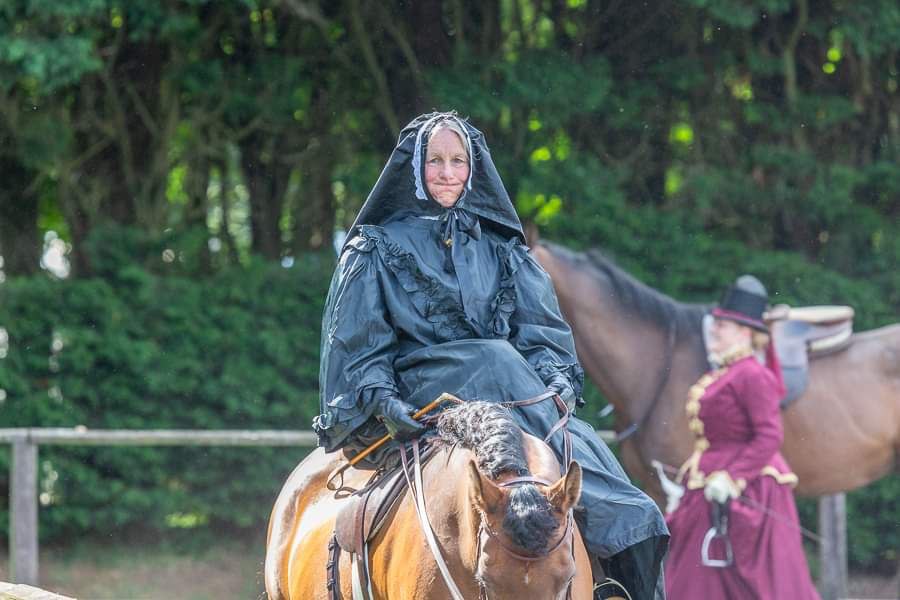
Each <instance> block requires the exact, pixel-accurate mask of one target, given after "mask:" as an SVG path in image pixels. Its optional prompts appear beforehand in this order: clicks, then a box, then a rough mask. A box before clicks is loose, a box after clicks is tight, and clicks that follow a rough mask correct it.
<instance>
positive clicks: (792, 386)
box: [702, 304, 854, 408]
mask: <svg viewBox="0 0 900 600" xmlns="http://www.w3.org/2000/svg"><path fill="white" fill-rule="evenodd" d="M853 315H854V313H853V308H851V307H849V306H803V307H791V306H788V305H787V304H779V305H777V306H774V307H773V308H772V309H771V310H770V311H768V312H767V313H766V314H765V315H764V317H763V318H764V319H765V321H766V324H767V325H768V326H769V331H770V332H771V333H772V337H773V340H774V343H775V351H776V352H777V354H778V361H779V362H780V363H781V372H782V375H783V376H784V386H785V388H786V390H787V394H786V395H785V397H784V398H783V399H782V401H781V408H786V407H787V406H788V405H790V404H791V403H792V402H793V401H794V400H796V399H797V398H799V397H800V396H801V394H803V392H805V391H806V388H807V386H808V385H809V361H810V359H815V358H817V357H819V356H825V355H828V354H832V353H835V352H840V351H842V350H844V349H846V348H847V347H848V346H849V345H850V344H851V342H852V337H851V336H852V335H853ZM711 327H712V315H706V316H705V317H704V319H703V327H702V329H703V337H704V342H706V347H707V348H708V347H709V336H710V331H711Z"/></svg>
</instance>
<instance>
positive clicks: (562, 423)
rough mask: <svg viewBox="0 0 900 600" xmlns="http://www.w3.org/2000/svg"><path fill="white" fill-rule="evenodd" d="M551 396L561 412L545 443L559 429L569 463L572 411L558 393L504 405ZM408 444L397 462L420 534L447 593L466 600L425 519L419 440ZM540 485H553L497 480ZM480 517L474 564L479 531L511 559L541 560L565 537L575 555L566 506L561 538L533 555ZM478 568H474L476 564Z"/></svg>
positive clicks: (482, 595)
mask: <svg viewBox="0 0 900 600" xmlns="http://www.w3.org/2000/svg"><path fill="white" fill-rule="evenodd" d="M549 398H552V399H553V401H554V403H555V405H556V407H557V409H558V410H559V411H560V413H561V417H560V419H559V421H557V422H556V423H555V424H554V425H553V427H551V428H550V432H549V433H548V434H547V436H546V438H544V441H545V442H548V441H549V440H550V438H551V437H553V435H555V434H556V433H557V432H558V431H562V432H563V454H564V455H565V456H564V458H565V463H566V465H568V464H569V461H570V460H571V456H572V440H571V433H570V432H569V430H568V429H567V427H566V426H567V425H568V422H569V417H570V416H571V413H570V411H569V409H568V407H567V406H566V404H565V402H563V401H562V400H561V399H560V397H559V395H558V394H556V393H555V392H545V393H543V394H540V395H538V396H535V397H534V398H528V399H527V400H518V401H513V402H504V403H503V406H506V407H508V408H516V407H520V406H528V405H531V404H537V403H538V402H542V401H544V400H547V399H549ZM410 446H411V447H412V457H411V458H410V457H409V456H408V455H407V450H406V448H405V447H404V446H403V445H401V446H400V464H401V468H402V471H403V475H404V477H406V482H407V484H408V485H409V489H410V492H411V494H412V497H413V506H414V507H415V510H416V516H417V517H418V519H419V525H420V527H421V529H422V533H423V535H424V536H425V541H426V542H427V543H428V546H429V548H430V549H431V553H432V555H433V556H434V560H435V562H436V563H437V566H438V570H439V571H440V573H441V576H442V577H443V579H444V583H445V584H446V585H447V588H448V589H449V590H450V596H451V597H452V598H453V600H465V598H464V597H463V595H462V592H460V590H459V586H458V585H456V582H455V581H454V580H453V576H452V575H451V574H450V568H449V567H448V566H447V562H446V561H445V560H444V557H443V554H442V553H441V550H440V546H439V544H438V542H437V539H436V538H435V535H434V530H433V529H432V528H431V523H430V522H429V520H428V513H427V512H426V509H425V485H424V483H423V480H422V462H421V451H420V449H419V440H418V439H414V440H412V442H410ZM527 484H532V485H540V486H544V487H548V486H550V485H552V483H550V482H549V481H547V480H545V479H541V478H539V477H534V476H523V477H515V478H512V479H509V480H507V481H504V482H502V483H498V484H496V485H498V486H499V487H516V486H519V485H527ZM479 516H480V517H481V519H480V520H481V523H480V525H479V533H478V548H477V550H476V563H475V564H476V565H478V564H480V558H481V538H482V535H481V534H482V533H485V534H487V536H488V537H490V538H491V539H493V540H495V541H496V542H497V543H498V545H499V546H500V547H501V548H502V549H503V551H504V552H506V553H507V554H509V555H510V556H512V557H513V558H515V559H517V560H521V561H525V562H534V561H537V560H541V559H544V558H546V557H547V556H548V555H549V554H551V553H552V552H554V551H556V550H557V549H558V548H559V547H560V546H562V545H563V543H564V542H565V541H566V540H572V543H571V547H572V556H573V557H574V556H575V544H574V530H575V528H574V524H573V523H574V519H573V517H572V509H569V511H568V513H567V515H566V528H565V531H564V532H563V534H562V535H561V536H560V538H559V539H558V540H557V541H556V542H555V543H554V544H553V545H552V546H550V547H549V548H548V549H547V550H546V551H544V552H542V553H540V554H535V555H526V554H522V553H521V552H519V550H518V549H517V548H513V547H512V546H510V545H509V544H508V543H506V542H505V541H504V540H503V538H501V537H500V536H499V535H498V534H497V532H495V531H494V530H493V529H492V528H491V526H490V525H489V524H488V521H487V519H486V518H485V515H483V514H481V515H479ZM476 568H477V567H476ZM478 587H479V600H488V597H487V590H486V588H485V586H484V582H483V581H482V579H481V578H480V577H479V578H478ZM571 597H572V581H569V585H568V587H567V589H566V598H567V600H570V599H571Z"/></svg>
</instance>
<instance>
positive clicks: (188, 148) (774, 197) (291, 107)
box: [0, 0, 900, 307]
mask: <svg viewBox="0 0 900 600" xmlns="http://www.w3.org/2000/svg"><path fill="white" fill-rule="evenodd" d="M898 50H900V6H898V4H897V3H896V2H894V1H892V0H860V1H855V2H847V1H845V0H830V1H825V2H816V3H810V2H808V0H678V1H663V2H659V1H656V2H654V1H650V2H641V3H635V2H621V1H617V0H603V1H600V0H500V1H498V2H481V1H477V2H476V1H474V0H452V1H451V0H446V1H443V0H422V1H417V2H375V1H372V0H344V1H342V2H314V1H312V0H272V1H265V0H260V1H258V0H221V1H218V2H211V1H205V0H179V1H175V0H170V1H164V2H155V1H154V2H150V1H142V0H131V1H124V2H123V1H107V0H71V1H69V2H65V3H60V2H48V1H47V0H10V1H9V2H5V3H4V5H3V7H2V8H0V136H2V140H3V142H4V143H3V144H2V149H0V177H2V181H4V183H5V185H4V186H3V190H2V192H0V193H2V196H0V201H2V204H0V206H2V209H0V244H2V246H0V253H2V255H3V257H4V271H5V273H6V275H7V276H15V275H23V274H29V273H33V272H35V271H37V270H38V269H39V264H40V257H41V255H42V252H43V250H44V246H45V244H46V241H47V240H46V237H45V235H46V233H47V232H48V231H53V232H55V234H56V235H57V236H59V238H60V239H61V240H63V241H64V242H65V243H66V244H67V246H66V248H67V249H69V250H70V252H69V254H68V258H69V261H70V262H71V267H72V272H73V274H74V275H75V276H88V275H90V274H91V273H92V265H91V264H90V261H89V260H88V258H87V252H86V240H87V239H88V238H89V236H90V234H91V232H92V231H94V230H95V229H96V228H97V227H100V226H103V225H105V224H109V223H115V224H120V225H126V226H133V227H137V228H140V229H143V230H145V231H147V232H150V233H154V234H162V233H164V232H170V231H172V230H175V231H188V230H199V231H200V233H199V234H198V236H199V237H194V238H191V239H193V241H194V243H195V245H197V246H198V247H197V248H195V250H197V251H202V252H203V253H206V254H207V256H206V257H205V259H204V260H203V261H201V266H204V267H205V268H206V269H207V270H210V269H214V268H215V267H216V266H221V265H224V264H228V263H234V262H238V261H244V260H247V259H248V257H249V256H250V255H258V256H260V257H263V258H264V259H268V260H276V261H277V260H280V259H282V258H283V257H285V256H292V255H295V254H296V253H298V252H302V251H304V250H308V249H316V248H319V247H323V246H328V245H329V243H330V240H331V237H332V235H333V232H334V230H335V228H341V227H346V226H347V225H348V224H349V223H350V222H351V220H352V217H353V215H354V214H355V211H356V209H357V207H358V206H359V205H360V204H361V202H362V201H363V199H364V197H365V195H366V193H367V191H368V189H369V188H370V186H371V185H372V183H373V182H374V180H375V178H376V177H377V174H378V171H379V170H380V168H381V166H382V164H383V162H384V160H385V158H386V156H387V153H388V151H389V150H390V148H391V147H392V145H393V141H394V139H395V136H396V134H397V133H398V131H399V129H400V127H401V126H402V125H403V124H404V123H405V122H406V121H408V120H409V119H411V118H412V117H413V116H415V115H416V114H418V113H421V112H424V111H428V110H433V109H440V110H447V109H455V110H457V111H459V113H460V114H461V115H463V116H469V117H471V118H472V120H473V122H474V123H475V124H476V125H477V126H479V127H480V128H482V129H483V130H484V131H485V133H486V135H487V139H488V141H489V143H490V144H491V147H492V149H493V153H494V154H495V155H496V159H497V162H498V163H499V167H500V170H501V174H502V175H503V177H504V179H505V182H506V184H507V186H508V187H509V191H510V193H511V195H512V196H513V197H514V198H515V199H516V202H517V205H518V207H519V209H520V210H521V211H522V213H523V217H525V218H528V219H532V220H535V221H537V222H538V223H540V224H542V225H545V226H549V227H550V229H551V231H552V233H553V235H555V236H556V237H557V238H559V239H561V241H570V242H571V243H574V244H576V245H578V244H581V245H585V244H599V245H605V246H613V247H615V246H617V245H618V241H617V240H616V239H615V238H616V235H615V233H616V231H620V229H619V227H618V226H619V224H620V222H621V221H628V220H629V217H628V213H630V212H632V211H637V212H638V213H641V214H643V211H642V209H647V208H650V209H652V210H653V211H654V212H656V213H659V214H661V215H663V216H664V217H671V220H670V223H669V221H666V219H665V218H663V221H664V223H669V225H670V226H668V227H665V224H664V229H666V230H671V229H672V228H680V227H683V226H684V223H686V222H687V223H689V225H690V226H691V227H693V228H695V229H696V231H697V232H700V233H703V234H704V235H708V236H711V237H712V238H713V239H715V240H719V239H727V240H733V241H737V242H739V243H741V244H743V245H745V246H746V247H747V248H749V249H750V250H751V251H752V250H781V251H788V252H794V253H797V255H798V256H800V257H802V258H803V259H805V260H806V261H808V262H810V263H817V264H820V265H823V266H825V267H826V268H829V269H833V270H835V271H838V272H840V273H843V274H845V275H847V276H848V277H852V278H861V279H863V278H864V279H867V280H869V281H876V282H877V284H878V286H879V287H880V288H881V289H882V290H883V291H884V293H886V294H888V295H889V298H890V301H891V304H893V305H894V306H895V307H896V306H897V305H898V303H900V280H898V273H897V269H896V268H894V267H895V266H896V262H895V261H896V259H897V256H898V254H900V236H898V235H897V234H898V225H897V223H898V215H900V169H898V167H897V165H898V162H900V156H898V147H900V95H898V93H897V87H898V80H900V73H898V70H900V58H898V56H900V55H898ZM560 215H562V216H565V215H568V216H570V217H574V219H569V220H568V221H567V220H566V219H565V218H556V217H558V216H560ZM586 219H587V220H586ZM573 223H577V224H578V226H577V227H575V226H573V227H572V229H571V230H570V229H569V228H568V226H567V225H569V224H573ZM603 223H605V224H603ZM563 225H566V226H563ZM651 231H653V232H654V234H655V235H658V234H659V233H661V232H659V230H657V229H655V228H654V229H653V230H651ZM631 233H633V234H635V235H637V234H646V233H647V231H633V232H631ZM209 240H213V241H212V243H211V244H210V243H209ZM640 241H641V240H639V239H638V240H637V241H636V243H635V244H634V245H638V246H639V245H640ZM185 243H187V242H185ZM625 249H626V248H624V247H623V250H625ZM628 249H629V250H630V249H631V248H628ZM629 254H631V253H630V252H629ZM672 268H674V267H672Z"/></svg>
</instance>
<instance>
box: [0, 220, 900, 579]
mask: <svg viewBox="0 0 900 600" xmlns="http://www.w3.org/2000/svg"><path fill="white" fill-rule="evenodd" d="M652 215H653V213H649V212H648V214H646V215H637V216H635V215H632V216H633V218H632V219H631V220H627V219H623V220H622V221H621V222H620V231H619V235H618V237H616V238H613V237H610V238H609V239H608V240H607V244H605V245H606V247H607V249H608V250H609V252H610V253H611V254H613V255H615V256H616V257H618V259H619V260H620V262H621V263H622V264H623V266H626V267H627V268H628V269H630V270H632V271H633V272H635V273H636V274H638V275H639V276H640V277H641V278H642V279H644V280H645V281H647V282H648V283H650V284H651V285H654V286H656V287H659V288H661V289H662V290H663V291H666V292H669V293H671V294H674V295H675V296H676V297H679V298H693V299H698V300H701V299H702V300H706V301H709V300H711V299H712V297H714V294H715V293H717V292H718V288H719V286H720V285H721V284H724V283H725V282H727V281H729V280H730V279H731V278H732V277H733V275H734V273H736V272H739V271H742V270H749V271H753V272H756V273H758V274H759V275H760V276H761V277H762V278H763V279H764V280H765V281H767V282H768V283H769V285H770V287H771V289H772V290H773V291H774V292H776V293H777V294H778V295H779V297H781V298H783V299H785V300H787V301H792V302H806V303H812V302H847V303H850V304H854V305H856V307H857V309H858V311H859V313H860V321H861V323H862V325H861V327H865V328H867V327H872V326H875V325H878V324H880V323H881V322H884V321H885V320H886V319H887V318H888V317H889V315H890V314H892V313H891V310H892V307H891V305H890V304H887V303H886V302H885V301H884V300H878V299H877V298H879V296H878V294H877V288H875V287H874V285H873V284H872V283H871V282H868V281H858V280H852V279H849V278H847V277H845V276H842V275H840V274H837V273H835V272H834V271H830V270H827V269H824V268H822V267H819V266H815V265H810V264H808V263H807V262H806V261H804V260H803V259H802V258H801V257H799V256H797V255H794V254H790V253H777V252H764V251H751V250H749V249H748V248H746V247H745V246H743V245H742V244H740V243H737V242H728V241H727V240H725V241H723V240H718V241H715V240H711V239H709V238H704V237H702V236H700V235H698V234H697V233H696V232H693V231H691V230H690V228H689V227H687V226H682V227H680V228H678V229H676V230H673V231H677V232H678V233H677V234H676V233H673V232H672V231H670V234H669V235H667V236H656V237H654V236H652V235H650V233H649V230H648V229H649V228H651V227H653V226H661V225H662V223H661V221H660V222H657V221H654V217H653V216H652ZM563 222H564V221H563ZM669 225H670V226H671V222H670V223H669ZM645 228H647V229H645ZM641 239H643V240H644V242H643V243H642V244H639V245H638V246H634V245H635V244H638V241H639V240H641ZM186 240H187V241H186ZM189 240H190V237H185V238H182V239H175V240H159V241H148V240H146V239H143V238H141V237H140V235H139V234H136V233H134V232H128V231H107V232H105V233H104V234H103V235H100V236H97V237H96V238H95V240H94V242H93V244H94V249H93V257H94V261H95V265H96V266H97V270H98V276H97V277H96V278H93V279H82V280H52V279H49V278H47V277H45V276H38V277H32V278H27V279H10V280H7V281H6V282H5V283H3V284H2V285H0V300H2V302H0V327H3V328H4V329H5V330H6V331H7V334H8V348H7V350H6V356H5V358H2V359H0V389H2V390H4V391H5V394H6V395H5V400H3V401H2V403H0V417H2V425H0V426H3V427H16V426H42V427H48V426H59V427H72V426H76V425H84V426H86V427H90V428H133V429H147V428H161V429H166V428H199V429H222V428H241V429H264V428H272V429H308V428H309V426H310V421H311V419H312V417H313V416H314V414H315V413H316V412H317V379H318V377H317V375H318V356H319V330H320V320H321V313H322V306H323V302H324V298H325V294H326V291H327V285H328V280H329V278H330V274H331V271H332V269H333V266H334V259H333V256H332V255H331V254H330V253H326V254H309V255H304V256H301V257H298V259H297V260H296V261H295V262H294V263H293V265H292V266H290V267H287V268H286V267H284V266H280V265H274V264H269V263H263V262H253V261H251V262H249V263H248V264H245V265H244V266H241V267H236V268H226V269H221V270H219V271H212V272H209V273H205V272H204V267H203V266H202V264H203V261H199V260H197V261H192V260H191V259H190V257H191V256H192V255H193V254H194V253H192V252H191V251H190V242H189ZM573 241H574V242H576V243H577V240H573V239H572V238H571V237H570V238H569V239H567V242H568V243H573ZM589 243H590V245H593V244H594V243H596V240H588V241H585V240H582V243H581V245H582V246H586V245H589ZM676 246H677V247H680V248H681V251H680V254H678V256H679V259H678V261H677V264H676V263H674V262H672V263H670V262H669V257H671V256H674V255H675V254H673V252H674V248H675V247H676ZM636 247H641V248H644V250H643V252H642V253H637V252H635V248H636ZM713 249H714V250H715V252H713ZM166 250H171V251H172V252H170V253H166ZM164 253H165V254H167V255H168V256H169V259H170V261H171V262H166V260H165V259H162V258H161V257H162V256H163V255H164ZM173 257H174V258H173ZM588 396H589V401H590V404H589V407H588V410H587V411H586V413H587V414H585V416H587V417H588V418H590V413H594V412H595V411H596V410H597V409H598V408H599V406H600V405H601V403H602V398H600V396H599V394H598V393H597V392H596V389H594V388H589V393H588ZM592 420H595V419H592ZM304 453H305V450H304V449H299V448H298V449H267V448H260V449H253V448H240V449H234V448H130V447H95V448H78V447H65V446H56V447H53V446H43V447H41V451H40V481H41V483H40V486H41V492H42V506H41V513H40V523H41V537H42V538H43V539H45V540H49V539H55V540H60V539H65V538H66V537H68V536H73V535H83V534H91V535H103V534H106V533H110V532H112V531H113V530H116V529H120V528H123V527H124V528H135V527H137V528H141V529H145V530H150V531H162V530H167V529H171V528H179V527H181V528H192V531H194V532H204V531H205V532H212V531H219V530H221V528H223V527H226V528H255V529H257V530H260V529H261V528H262V527H264V525H265V521H266V519H267V518H268V513H269V510H270V508H271V506H272V502H273V500H274V496H275V494H276V493H277V491H278V489H279V488H280V485H281V483H282V482H283V480H284V478H285V476H286V475H287V473H288V472H289V471H290V469H291V468H292V467H293V466H294V465H295V464H296V463H297V462H298V460H299V459H300V458H301V457H302V455H303V454H304ZM8 460H9V458H8V453H7V452H6V451H5V450H0V502H2V503H3V504H0V531H3V532H6V530H7V527H8V513H7V509H6V505H5V502H6V499H7V497H8V494H7V490H6V486H7V476H8ZM801 513H802V515H803V519H804V523H805V524H806V525H807V526H808V527H810V528H811V529H816V527H817V525H816V520H815V504H814V503H812V502H801ZM848 519H849V521H848V530H849V534H850V535H849V537H850V541H851V545H850V558H851V563H852V564H853V565H854V566H855V567H866V568H877V567H884V566H885V565H892V564H895V563H896V554H895V553H896V550H891V549H896V548H898V547H900V528H898V527H897V523H898V522H900V485H898V481H897V479H896V478H888V479H885V480H883V481H881V482H879V483H877V484H875V485H872V486H869V487H867V488H865V489H863V490H859V491H856V492H853V493H851V494H850V495H849V508H848ZM892 552H893V553H894V554H892Z"/></svg>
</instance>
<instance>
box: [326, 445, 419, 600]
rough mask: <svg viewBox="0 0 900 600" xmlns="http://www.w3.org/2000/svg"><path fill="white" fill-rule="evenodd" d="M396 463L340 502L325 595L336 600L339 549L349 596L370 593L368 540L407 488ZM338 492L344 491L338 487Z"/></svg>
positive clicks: (368, 594)
mask: <svg viewBox="0 0 900 600" xmlns="http://www.w3.org/2000/svg"><path fill="white" fill-rule="evenodd" d="M433 449H434V447H433V446H429V447H426V449H425V450H424V451H423V454H422V464H424V463H426V462H427V461H428V459H429V458H431V456H432V454H433V452H432V450H433ZM408 487H409V486H408V484H407V480H406V477H405V476H404V473H403V469H402V467H400V466H397V467H394V468H392V469H389V470H385V471H381V470H379V471H375V472H374V473H373V477H372V479H370V481H369V483H367V484H366V485H365V486H363V487H362V488H361V489H359V490H355V491H353V492H352V493H351V494H350V495H349V496H347V497H345V498H344V500H342V502H343V503H344V506H343V507H342V508H341V509H340V511H338V514H337V518H336V519H335V523H334V535H333V537H332V539H331V541H330V542H329V545H328V552H329V555H330V558H329V560H328V565H327V567H326V570H327V578H328V579H327V582H328V583H327V587H328V597H329V599H330V600H340V599H341V595H340V585H339V574H338V568H339V562H340V554H341V552H342V551H343V552H347V553H349V555H350V560H351V571H352V574H351V581H352V582H353V598H354V599H356V598H362V599H368V598H371V597H372V594H371V589H370V588H369V581H370V576H369V565H368V563H369V557H368V554H369V552H368V544H369V542H370V541H372V539H374V538H375V536H376V535H378V532H379V531H381V528H382V527H383V526H384V525H385V524H386V523H387V522H388V521H389V520H390V519H389V518H388V517H389V516H390V514H391V513H392V512H393V510H394V508H395V507H396V506H397V505H398V504H399V501H400V499H401V498H403V496H404V493H405V492H406V490H407V488H408ZM338 491H339V492H344V491H346V488H340V489H339V490H338Z"/></svg>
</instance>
